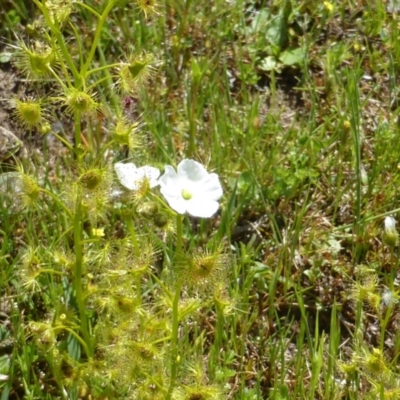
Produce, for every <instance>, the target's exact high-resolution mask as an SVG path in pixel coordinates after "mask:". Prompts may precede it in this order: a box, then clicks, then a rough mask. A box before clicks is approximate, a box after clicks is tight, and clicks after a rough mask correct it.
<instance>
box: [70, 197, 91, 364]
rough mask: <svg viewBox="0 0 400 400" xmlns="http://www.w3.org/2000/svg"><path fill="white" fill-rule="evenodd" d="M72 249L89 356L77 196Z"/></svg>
mask: <svg viewBox="0 0 400 400" xmlns="http://www.w3.org/2000/svg"><path fill="white" fill-rule="evenodd" d="M74 249H75V273H74V280H73V286H74V289H75V297H76V303H77V305H78V310H79V315H80V317H81V326H80V329H81V332H82V336H83V340H84V341H85V343H86V345H87V353H88V355H89V357H91V356H93V348H92V342H91V338H90V334H89V330H88V321H87V318H86V307H85V301H84V296H83V290H82V274H83V243H82V210H81V199H80V196H79V195H78V196H77V201H76V209H75V218H74Z"/></svg>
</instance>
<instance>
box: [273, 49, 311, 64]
mask: <svg viewBox="0 0 400 400" xmlns="http://www.w3.org/2000/svg"><path fill="white" fill-rule="evenodd" d="M304 57H305V54H304V51H303V49H302V48H301V47H298V48H297V49H287V50H285V51H283V52H282V53H281V55H280V56H279V60H280V61H281V62H282V64H284V65H296V64H297V65H299V64H301V63H302V62H303V60H304Z"/></svg>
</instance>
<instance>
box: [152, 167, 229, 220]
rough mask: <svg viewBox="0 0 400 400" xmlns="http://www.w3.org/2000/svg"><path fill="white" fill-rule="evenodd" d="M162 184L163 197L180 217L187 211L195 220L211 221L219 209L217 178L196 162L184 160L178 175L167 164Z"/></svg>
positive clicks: (220, 189)
mask: <svg viewBox="0 0 400 400" xmlns="http://www.w3.org/2000/svg"><path fill="white" fill-rule="evenodd" d="M159 182H160V187H161V193H162V195H163V196H164V197H165V199H166V200H167V202H168V204H169V205H170V207H171V208H172V209H173V210H175V211H176V212H177V213H179V214H185V213H186V212H188V213H189V214H190V215H193V216H194V217H202V218H209V217H212V216H213V215H214V214H215V213H216V212H217V210H218V207H219V204H218V200H219V199H220V198H221V196H222V187H221V184H220V182H219V178H218V175H217V174H214V173H213V174H209V173H208V172H207V171H206V169H205V168H204V166H203V165H201V164H200V163H198V162H197V161H193V160H187V159H186V160H182V161H181V162H180V163H179V165H178V168H177V172H176V171H175V170H174V168H172V167H171V166H170V165H166V166H165V172H164V175H163V176H162V177H161V178H160V179H159Z"/></svg>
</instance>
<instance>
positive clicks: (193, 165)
mask: <svg viewBox="0 0 400 400" xmlns="http://www.w3.org/2000/svg"><path fill="white" fill-rule="evenodd" d="M177 171H178V175H179V177H180V178H183V179H187V180H189V181H194V182H197V181H200V180H202V179H203V178H205V177H206V176H207V175H208V172H207V170H206V169H205V168H204V166H203V165H202V164H200V163H199V162H197V161H194V160H189V159H185V160H182V161H181V162H180V163H179V164H178V168H177Z"/></svg>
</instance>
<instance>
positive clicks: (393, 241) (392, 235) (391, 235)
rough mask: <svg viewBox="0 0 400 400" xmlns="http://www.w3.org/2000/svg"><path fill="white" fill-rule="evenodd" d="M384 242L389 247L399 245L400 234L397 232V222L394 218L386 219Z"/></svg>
mask: <svg viewBox="0 0 400 400" xmlns="http://www.w3.org/2000/svg"><path fill="white" fill-rule="evenodd" d="M383 240H384V242H385V243H386V244H387V245H388V246H389V247H394V246H396V245H397V244H398V241H399V234H398V232H397V230H396V220H395V219H394V218H393V217H386V218H385V231H384V234H383Z"/></svg>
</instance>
